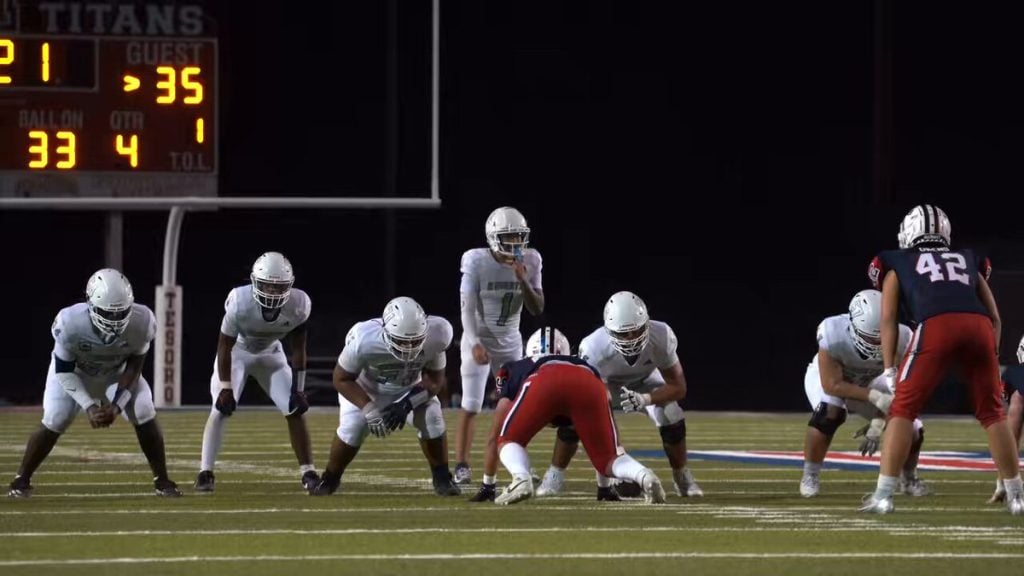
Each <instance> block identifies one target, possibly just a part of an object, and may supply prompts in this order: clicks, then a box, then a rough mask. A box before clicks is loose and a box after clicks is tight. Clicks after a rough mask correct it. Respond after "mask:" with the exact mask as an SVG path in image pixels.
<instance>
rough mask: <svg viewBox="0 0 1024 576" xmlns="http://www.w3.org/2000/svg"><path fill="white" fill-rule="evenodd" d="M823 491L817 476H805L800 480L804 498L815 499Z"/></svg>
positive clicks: (801, 493) (801, 492)
mask: <svg viewBox="0 0 1024 576" xmlns="http://www.w3.org/2000/svg"><path fill="white" fill-rule="evenodd" d="M820 491H821V480H820V477H819V476H818V475H817V474H805V475H804V477H803V478H801V479H800V495H801V496H803V497H804V498H814V497H815V496H817V495H818V492H820Z"/></svg>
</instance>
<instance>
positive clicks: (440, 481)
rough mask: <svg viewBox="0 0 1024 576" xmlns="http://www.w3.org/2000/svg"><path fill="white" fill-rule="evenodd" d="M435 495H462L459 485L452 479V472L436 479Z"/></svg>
mask: <svg viewBox="0 0 1024 576" xmlns="http://www.w3.org/2000/svg"><path fill="white" fill-rule="evenodd" d="M433 482H434V493H435V494H437V495H438V496H458V495H460V494H462V490H461V489H460V488H459V485H458V484H456V483H455V481H454V480H453V479H452V475H451V472H448V473H446V474H445V475H444V476H440V477H437V478H434V481H433Z"/></svg>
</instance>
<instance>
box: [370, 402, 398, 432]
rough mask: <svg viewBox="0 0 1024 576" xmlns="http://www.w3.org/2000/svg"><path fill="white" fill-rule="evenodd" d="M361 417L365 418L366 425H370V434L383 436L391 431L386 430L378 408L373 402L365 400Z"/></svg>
mask: <svg viewBox="0 0 1024 576" xmlns="http://www.w3.org/2000/svg"><path fill="white" fill-rule="evenodd" d="M363 417H364V418H366V425H367V426H369V427H370V434H373V435H374V436H376V437H377V438H384V437H385V436H387V435H388V434H390V433H391V430H388V427H387V426H386V425H385V424H384V417H383V416H381V414H380V410H378V409H377V405H376V404H374V403H373V402H367V403H366V405H365V406H363Z"/></svg>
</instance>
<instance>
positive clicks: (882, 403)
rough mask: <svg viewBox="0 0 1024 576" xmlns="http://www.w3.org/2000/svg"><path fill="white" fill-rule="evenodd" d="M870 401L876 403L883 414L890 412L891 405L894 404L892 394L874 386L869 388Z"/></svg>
mask: <svg viewBox="0 0 1024 576" xmlns="http://www.w3.org/2000/svg"><path fill="white" fill-rule="evenodd" d="M868 402H871V403H872V404H874V405H875V408H878V409H879V410H880V411H881V412H882V414H888V413H889V406H890V405H892V394H887V393H885V392H882V391H880V390H875V389H874V388H872V389H871V390H868Z"/></svg>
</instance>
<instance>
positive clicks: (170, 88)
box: [156, 66, 177, 104]
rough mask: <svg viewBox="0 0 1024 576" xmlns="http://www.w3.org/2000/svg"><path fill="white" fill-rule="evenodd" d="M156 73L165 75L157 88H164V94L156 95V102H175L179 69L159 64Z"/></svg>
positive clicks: (157, 84)
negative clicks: (176, 79) (176, 78)
mask: <svg viewBox="0 0 1024 576" xmlns="http://www.w3.org/2000/svg"><path fill="white" fill-rule="evenodd" d="M156 73H157V74H159V75H161V76H163V77H164V79H163V80H160V81H158V82H157V83H156V87H157V89H159V90H164V93H163V94H161V95H159V96H157V97H156V103H157V104H171V103H173V102H174V98H175V94H174V89H175V86H176V82H175V76H176V75H177V71H176V70H175V69H174V68H172V67H170V66H157V67H156Z"/></svg>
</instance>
